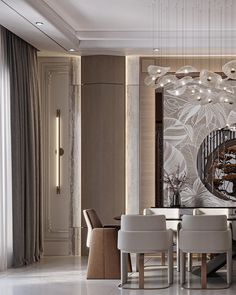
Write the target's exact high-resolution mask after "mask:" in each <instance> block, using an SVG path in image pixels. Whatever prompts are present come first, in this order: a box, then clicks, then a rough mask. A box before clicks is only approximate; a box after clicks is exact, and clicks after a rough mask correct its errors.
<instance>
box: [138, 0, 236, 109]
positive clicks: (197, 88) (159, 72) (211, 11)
mask: <svg viewBox="0 0 236 295" xmlns="http://www.w3.org/2000/svg"><path fill="white" fill-rule="evenodd" d="M157 2H158V3H157ZM203 2H205V1H200V2H199V1H198V2H197V3H195V4H193V6H192V13H193V14H194V15H193V16H192V19H195V20H198V26H200V25H201V23H204V22H203V16H202V11H203ZM166 3H167V2H166V1H165V0H153V5H152V9H153V23H154V21H155V19H156V17H157V16H156V11H159V14H161V12H162V11H161V10H162V7H163V6H165V5H167V4H166ZM185 3H186V2H185V1H184V2H183V3H182V4H180V5H182V6H181V7H179V8H180V9H176V14H178V13H179V12H180V11H181V12H180V15H179V16H178V17H177V15H176V20H178V19H182V33H181V36H182V56H183V59H184V63H187V64H186V65H183V66H181V67H180V68H179V69H177V71H176V72H175V73H173V74H169V72H170V67H169V66H162V63H161V65H149V66H148V67H147V73H148V75H147V77H146V78H145V79H144V83H145V84H146V85H147V86H153V87H154V88H156V89H157V88H162V87H166V89H167V90H166V91H167V92H168V93H169V94H171V95H174V96H180V95H182V94H184V93H185V94H186V95H191V97H192V98H193V99H195V100H196V101H201V104H209V103H211V104H212V103H222V102H224V103H228V104H232V103H233V102H234V101H235V94H236V89H235V87H234V86H232V85H230V84H229V83H227V82H226V81H227V80H236V60H231V61H229V62H227V63H225V64H221V66H222V72H223V74H224V77H222V76H221V74H219V73H216V72H213V71H211V70H210V68H211V64H210V63H211V59H210V58H211V41H212V40H211V31H212V28H211V22H212V18H213V16H214V15H217V16H218V19H219V26H220V28H221V30H220V36H221V38H219V39H220V44H219V48H220V51H221V57H223V56H224V55H223V53H222V31H223V30H222V26H223V20H224V21H225V22H226V19H227V13H228V15H231V17H230V18H229V22H230V23H231V26H230V27H231V28H232V27H233V26H232V24H233V16H232V13H230V11H232V10H233V4H232V3H231V5H228V6H227V9H226V8H225V7H224V3H221V2H220V1H219V2H215V3H218V5H216V7H215V6H211V5H210V4H211V1H209V3H208V4H207V6H204V9H206V16H207V17H206V21H207V23H208V27H207V28H206V29H208V69H202V70H200V71H198V70H197V69H196V68H195V67H194V66H192V65H188V63H189V61H188V62H186V54H185V53H186V44H185V43H186V36H185V34H186V31H187V30H188V27H187V25H186V24H187V17H186V15H187V13H186V11H187V7H186V4H185ZM194 5H195V6H194ZM164 11H165V13H168V7H167V6H165V7H164ZM223 13H224V15H223ZM194 16H195V18H194ZM188 17H189V16H188ZM157 19H159V22H161V23H160V24H159V25H158V28H159V30H160V33H159V35H160V34H162V33H161V32H162V28H163V23H162V22H163V18H161V15H159V16H158V17H157ZM166 19H169V17H168V16H167V15H166ZM176 22H177V21H176ZM192 25H193V32H194V31H196V29H197V28H194V22H193V24H192ZM176 27H180V25H179V23H176ZM194 29H195V30H194ZM155 31H158V30H155V26H153V44H154V43H155V42H154V41H155V35H154V32H155ZM193 38H194V33H193ZM231 39H232V36H231ZM161 40H162V36H159V40H158V41H159V42H158V44H161ZM221 60H223V58H222V59H221ZM161 61H162V60H161V57H160V62H161ZM199 72H200V74H199ZM193 77H194V78H193Z"/></svg>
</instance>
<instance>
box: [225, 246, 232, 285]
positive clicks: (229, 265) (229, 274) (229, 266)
mask: <svg viewBox="0 0 236 295" xmlns="http://www.w3.org/2000/svg"><path fill="white" fill-rule="evenodd" d="M226 256H227V258H226V260H227V284H228V285H231V283H232V250H229V251H227V254H226Z"/></svg>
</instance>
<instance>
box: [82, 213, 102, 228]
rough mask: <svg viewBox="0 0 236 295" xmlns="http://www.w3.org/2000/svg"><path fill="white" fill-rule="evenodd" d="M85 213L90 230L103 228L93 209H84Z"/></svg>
mask: <svg viewBox="0 0 236 295" xmlns="http://www.w3.org/2000/svg"><path fill="white" fill-rule="evenodd" d="M85 211H86V213H87V215H88V219H89V222H90V224H91V227H92V228H101V227H103V225H102V222H101V220H100V219H99V217H98V215H97V213H96V211H95V210H94V209H86V210H85Z"/></svg>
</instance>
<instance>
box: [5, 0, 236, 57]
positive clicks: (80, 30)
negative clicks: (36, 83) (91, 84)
mask: <svg viewBox="0 0 236 295" xmlns="http://www.w3.org/2000/svg"><path fill="white" fill-rule="evenodd" d="M235 2H236V1H235V0H156V1H155V0H0V24H2V25H3V26H5V27H6V28H8V29H9V30H11V31H12V32H14V33H15V34H17V35H19V36H20V37H21V38H23V39H25V40H26V41H27V42H29V43H31V44H32V45H34V46H35V47H36V48H38V49H40V50H41V51H43V52H58V53H66V52H67V51H68V49H70V48H75V49H76V53H75V54H138V55H149V54H152V48H153V47H158V48H160V49H161V51H160V53H159V54H162V55H187V54H189V55H200V54H201V55H209V54H211V55H221V54H227V55H235V54H236V51H235V48H236V38H235V37H236V31H235V29H234V28H236V18H235V17H234V16H235V15H236V3H235ZM36 21H42V22H43V23H44V25H43V26H40V27H37V25H36V24H35V22H36ZM234 40H235V41H234Z"/></svg>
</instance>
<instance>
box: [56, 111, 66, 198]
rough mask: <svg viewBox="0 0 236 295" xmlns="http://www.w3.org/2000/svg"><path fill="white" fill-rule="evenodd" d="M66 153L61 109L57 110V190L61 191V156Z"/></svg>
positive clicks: (58, 192)
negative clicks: (62, 141) (62, 144)
mask: <svg viewBox="0 0 236 295" xmlns="http://www.w3.org/2000/svg"><path fill="white" fill-rule="evenodd" d="M63 154H64V150H63V148H61V111H60V110H59V109H58V110H57V111H56V192H57V194H60V192H61V156H62V155H63Z"/></svg>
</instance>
